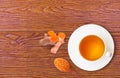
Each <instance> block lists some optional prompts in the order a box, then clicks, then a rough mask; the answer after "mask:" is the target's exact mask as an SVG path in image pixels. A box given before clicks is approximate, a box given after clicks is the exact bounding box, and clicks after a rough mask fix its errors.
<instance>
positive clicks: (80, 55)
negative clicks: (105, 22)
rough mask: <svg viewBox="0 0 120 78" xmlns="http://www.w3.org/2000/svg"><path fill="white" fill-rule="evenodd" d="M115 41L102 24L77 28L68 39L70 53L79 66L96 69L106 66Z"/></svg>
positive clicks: (85, 68)
mask: <svg viewBox="0 0 120 78" xmlns="http://www.w3.org/2000/svg"><path fill="white" fill-rule="evenodd" d="M113 53H114V41H113V38H112V36H111V35H110V33H109V32H108V31H107V30H106V29H105V28H104V27H102V26H100V25H96V24H87V25H83V26H80V27H79V28H77V29H76V30H75V31H74V32H73V33H72V34H71V36H70V39H69V41H68V54H69V56H70V58H71V60H72V62H73V63H74V64H75V65H77V66H78V67H79V68H81V69H84V70H87V71H95V70H99V69H101V68H103V67H105V66H106V65H107V64H108V63H109V62H110V60H111V59H112V56H113Z"/></svg>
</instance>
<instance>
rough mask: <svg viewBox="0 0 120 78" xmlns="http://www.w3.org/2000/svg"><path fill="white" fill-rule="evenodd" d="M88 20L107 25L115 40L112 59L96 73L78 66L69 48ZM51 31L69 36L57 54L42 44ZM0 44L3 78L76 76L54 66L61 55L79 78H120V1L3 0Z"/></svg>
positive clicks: (0, 19)
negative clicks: (70, 41)
mask: <svg viewBox="0 0 120 78" xmlns="http://www.w3.org/2000/svg"><path fill="white" fill-rule="evenodd" d="M89 23H95V24H99V25H101V26H103V27H105V28H106V29H107V30H108V31H109V32H110V33H111V34H112V36H113V38H114V42H115V55H114V57H113V59H112V61H111V62H110V63H109V64H108V65H107V66H106V67H105V68H103V69H101V70H99V71H94V72H88V71H84V70H81V69H79V68H78V67H76V66H75V65H74V64H73V63H72V61H71V60H70V58H69V56H68V51H67V43H68V39H69V37H70V35H71V33H72V32H73V31H74V30H75V29H76V28H78V27H79V26H81V25H84V24H89ZM48 30H55V31H56V32H59V31H62V32H64V33H66V35H67V38H66V40H65V44H63V45H62V46H61V47H60V49H59V51H58V53H57V54H52V53H50V47H40V44H39V40H40V39H41V38H42V37H43V34H44V33H46V32H47V31H48ZM0 45H1V46H0V78H75V76H74V75H72V74H71V73H64V72H60V71H59V70H57V69H56V68H55V66H54V64H53V61H54V59H55V58H58V57H62V58H64V59H67V60H68V61H69V62H70V65H71V68H72V69H73V70H74V71H76V72H77V73H78V75H79V76H80V78H120V60H119V59H120V0H0Z"/></svg>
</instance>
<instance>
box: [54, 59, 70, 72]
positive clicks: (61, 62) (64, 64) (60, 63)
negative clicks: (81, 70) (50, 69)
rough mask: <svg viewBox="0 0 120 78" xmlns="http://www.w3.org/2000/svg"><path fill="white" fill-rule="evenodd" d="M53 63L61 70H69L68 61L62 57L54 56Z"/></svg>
mask: <svg viewBox="0 0 120 78" xmlns="http://www.w3.org/2000/svg"><path fill="white" fill-rule="evenodd" d="M54 65H55V67H56V68H57V69H58V70H60V71H62V72H69V71H70V64H69V63H68V61H67V60H65V59H63V58H56V59H55V60H54Z"/></svg>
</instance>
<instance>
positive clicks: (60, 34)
mask: <svg viewBox="0 0 120 78" xmlns="http://www.w3.org/2000/svg"><path fill="white" fill-rule="evenodd" d="M58 37H60V38H62V39H63V40H64V39H65V37H66V35H65V33H63V32H59V33H58Z"/></svg>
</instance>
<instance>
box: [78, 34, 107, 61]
mask: <svg viewBox="0 0 120 78" xmlns="http://www.w3.org/2000/svg"><path fill="white" fill-rule="evenodd" d="M79 50H80V53H81V55H82V56H83V57H84V58H85V59H87V60H89V61H95V60H97V59H99V58H100V57H101V56H102V55H103V54H104V50H105V45H104V42H103V40H102V39H101V38H99V37H97V36H95V35H89V36H86V37H85V38H83V39H82V41H81V42H80V46H79Z"/></svg>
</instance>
